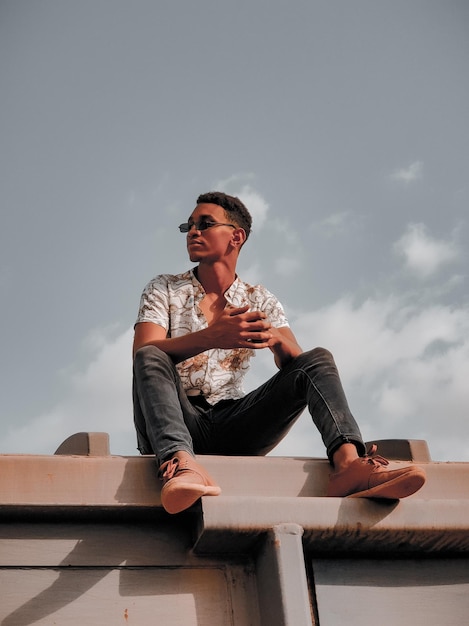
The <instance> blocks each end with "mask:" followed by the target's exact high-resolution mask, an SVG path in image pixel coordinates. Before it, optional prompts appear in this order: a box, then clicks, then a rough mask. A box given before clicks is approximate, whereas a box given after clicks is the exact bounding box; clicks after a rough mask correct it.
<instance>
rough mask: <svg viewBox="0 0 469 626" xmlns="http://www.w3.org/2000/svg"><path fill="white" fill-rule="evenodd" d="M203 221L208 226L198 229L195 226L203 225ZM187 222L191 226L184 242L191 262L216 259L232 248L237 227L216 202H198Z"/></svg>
mask: <svg viewBox="0 0 469 626" xmlns="http://www.w3.org/2000/svg"><path fill="white" fill-rule="evenodd" d="M203 222H207V223H208V224H206V225H208V226H209V227H208V228H205V229H203V230H198V229H197V227H198V226H199V225H204V224H203ZM188 223H189V224H190V225H191V228H190V229H189V232H188V233H187V239H186V242H187V251H188V253H189V258H190V260H191V261H192V262H195V263H198V262H200V261H203V260H205V261H216V260H219V259H221V258H222V257H223V256H225V255H226V254H227V253H229V251H230V250H232V249H233V246H232V244H233V241H234V240H233V237H235V233H236V232H237V231H239V229H238V228H237V227H236V226H235V224H231V223H230V219H229V218H228V217H227V215H226V213H225V210H224V209H223V207H221V206H218V204H208V203H207V204H205V203H204V204H198V205H197V206H196V207H195V209H194V210H193V212H192V214H191V216H190V217H189V219H188ZM213 224H217V225H213ZM192 225H194V226H192ZM237 247H238V246H237Z"/></svg>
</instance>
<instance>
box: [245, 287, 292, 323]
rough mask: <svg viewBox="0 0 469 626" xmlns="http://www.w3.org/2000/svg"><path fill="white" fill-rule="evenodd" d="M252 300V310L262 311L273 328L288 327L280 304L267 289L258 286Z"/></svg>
mask: <svg viewBox="0 0 469 626" xmlns="http://www.w3.org/2000/svg"><path fill="white" fill-rule="evenodd" d="M254 299H255V302H254V306H253V307H252V308H257V309H259V310H260V311H263V312H264V313H265V314H266V315H267V318H268V320H269V321H270V323H271V324H272V326H273V327H274V328H281V327H282V326H290V324H289V322H288V319H287V316H286V315H285V311H284V309H283V306H282V304H281V303H280V301H279V300H278V299H277V297H276V296H274V294H273V293H271V292H270V291H268V289H266V288H265V287H263V286H261V285H259V286H258V287H257V290H256V291H255V295H254Z"/></svg>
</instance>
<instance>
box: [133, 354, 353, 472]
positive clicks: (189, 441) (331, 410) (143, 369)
mask: <svg viewBox="0 0 469 626" xmlns="http://www.w3.org/2000/svg"><path fill="white" fill-rule="evenodd" d="M133 403H134V421H135V428H136V431H137V443H138V449H139V451H140V452H141V453H142V454H155V455H156V457H157V459H158V461H159V463H162V462H164V461H165V460H167V459H168V458H171V456H172V455H173V454H174V453H175V452H177V451H181V450H184V451H186V452H189V453H191V454H194V453H195V454H220V455H240V456H247V455H249V456H251V455H265V454H267V453H268V452H270V451H271V450H272V449H273V448H274V447H275V446H276V445H277V444H278V443H279V442H280V441H281V440H282V439H283V438H284V437H285V435H286V434H287V433H288V431H289V430H290V428H291V427H292V426H293V424H294V423H295V421H296V420H297V418H298V417H299V416H300V414H301V413H302V412H303V410H304V409H305V408H306V407H308V410H309V412H310V414H311V417H312V419H313V421H314V423H315V425H316V427H317V429H318V430H319V432H320V434H321V437H322V440H323V442H324V445H325V447H326V451H327V455H328V457H329V459H330V460H331V459H332V455H333V453H334V452H335V450H336V449H337V448H338V447H339V446H340V445H342V444H343V443H354V444H355V445H356V447H357V449H358V453H359V454H360V455H363V454H364V453H365V446H364V444H363V440H362V437H361V434H360V430H359V428H358V425H357V423H356V422H355V419H354V417H353V415H352V414H351V412H350V409H349V407H348V403H347V399H346V397H345V394H344V391H343V388H342V384H341V382H340V378H339V374H338V371H337V367H336V365H335V362H334V359H333V357H332V355H331V353H330V352H328V351H327V350H325V349H323V348H315V349H314V350H310V351H308V352H303V353H302V354H300V355H299V356H297V357H295V358H294V359H292V360H291V361H290V362H289V363H288V365H286V366H285V367H283V368H282V369H281V370H279V371H278V372H277V373H276V374H275V375H274V376H273V377H272V378H271V379H270V380H268V381H267V382H266V383H264V384H263V385H261V386H260V387H259V388H258V389H256V390H254V391H251V392H250V393H248V394H246V395H245V396H244V397H243V398H240V399H238V400H222V401H220V402H218V403H217V404H215V405H214V406H211V405H210V404H208V402H206V401H205V399H204V398H203V397H202V396H195V397H194V398H193V397H191V398H189V397H188V396H187V395H186V393H185V391H184V389H183V388H182V384H181V381H180V378H179V375H178V372H177V370H176V368H175V366H174V364H173V362H172V360H171V358H170V357H169V356H168V355H167V354H166V353H165V352H162V351H161V350H160V349H159V348H156V347H155V346H145V347H143V348H140V350H138V351H137V353H136V355H135V359H134V375H133Z"/></svg>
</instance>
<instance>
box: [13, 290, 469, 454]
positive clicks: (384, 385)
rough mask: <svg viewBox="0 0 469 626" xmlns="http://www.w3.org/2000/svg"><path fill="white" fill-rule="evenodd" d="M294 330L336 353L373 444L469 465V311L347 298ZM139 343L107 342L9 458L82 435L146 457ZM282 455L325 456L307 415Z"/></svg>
mask: <svg viewBox="0 0 469 626" xmlns="http://www.w3.org/2000/svg"><path fill="white" fill-rule="evenodd" d="M415 301H416V302H418V294H416V299H415ZM294 318H296V319H294ZM291 321H292V327H293V330H294V332H295V333H296V334H297V336H298V339H299V341H300V343H301V345H303V347H304V348H305V349H309V348H312V347H314V346H317V345H322V346H324V347H326V348H328V349H330V350H331V351H332V353H333V354H334V356H335V359H336V362H337V365H338V367H339V371H340V374H341V378H342V381H343V384H344V388H345V391H346V394H347V396H348V399H349V402H350V406H351V409H352V411H353V413H354V414H355V416H356V418H357V421H358V422H359V425H360V427H361V429H362V433H363V436H364V437H365V439H367V440H370V439H373V438H413V439H426V440H427V442H428V444H429V447H430V452H431V454H432V456H433V458H434V459H436V460H452V461H455V460H466V461H469V443H468V442H469V421H468V420H467V410H468V406H469V394H468V388H467V380H469V310H468V308H467V306H466V307H460V308H451V307H449V306H443V305H434V306H429V307H426V308H420V307H419V306H418V305H413V306H409V303H408V301H407V300H406V298H404V297H399V296H387V297H383V298H378V297H376V298H372V299H367V300H365V301H364V302H361V303H356V304H354V303H353V301H352V300H351V298H341V299H339V300H338V301H336V302H335V303H333V304H331V305H330V306H327V307H324V308H322V309H319V310H317V311H314V312H311V313H304V314H298V315H296V316H292V319H291ZM131 342H132V329H129V330H127V331H126V332H124V333H122V334H120V335H119V336H117V337H116V338H114V339H112V338H111V339H108V340H107V343H103V341H102V338H99V337H98V339H96V340H95V343H94V347H95V349H96V350H97V352H96V354H95V357H94V358H93V360H92V361H91V362H90V363H89V364H88V366H87V367H86V368H84V369H83V370H82V371H81V372H78V373H76V372H75V373H73V374H70V372H68V373H67V377H68V382H69V385H68V387H69V393H68V396H67V397H66V398H65V399H64V400H63V401H62V402H60V403H59V404H57V406H56V407H55V408H54V409H52V410H51V411H49V412H48V413H47V414H43V415H40V416H38V417H37V418H36V419H35V420H33V421H31V422H30V423H29V424H28V425H27V426H25V427H21V428H15V427H14V426H13V427H12V428H11V429H10V431H9V432H7V433H5V436H4V438H3V440H2V452H3V453H8V452H13V453H39V454H51V453H53V452H54V450H55V449H56V448H57V447H58V446H59V445H60V443H61V442H62V441H63V440H65V439H66V438H67V437H68V436H69V435H71V434H73V433H75V432H80V431H104V432H108V433H109V434H110V443H111V452H112V453H113V454H125V455H126V454H130V455H132V454H138V453H137V451H136V443H135V434H134V429H133V421H132V404H131V363H130V349H131ZM256 355H257V358H255V359H254V361H253V364H252V366H253V369H252V373H250V374H249V375H248V380H247V384H246V388H247V389H248V390H249V389H252V388H253V387H255V386H258V385H259V384H261V383H262V382H264V381H265V380H267V378H269V377H270V376H271V375H272V374H273V373H274V372H275V366H274V364H273V359H272V356H271V354H270V352H269V351H262V352H258V353H256ZM274 454H275V455H292V456H320V457H324V447H323V445H322V442H321V440H320V436H319V434H318V433H317V431H316V429H315V427H314V425H313V424H312V422H311V418H310V417H309V415H308V414H307V413H306V412H305V414H304V415H303V416H302V417H301V418H300V420H299V422H298V423H297V425H295V427H294V428H293V430H292V431H291V433H290V434H289V435H288V436H287V437H286V439H285V440H284V441H283V442H282V443H281V444H280V445H279V446H278V447H277V448H276V449H275V451H274Z"/></svg>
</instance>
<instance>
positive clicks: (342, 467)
mask: <svg viewBox="0 0 469 626" xmlns="http://www.w3.org/2000/svg"><path fill="white" fill-rule="evenodd" d="M305 406H307V407H308V409H309V412H310V414H311V416H312V418H313V421H314V423H315V424H316V426H317V428H318V430H319V432H320V434H321V436H322V439H323V442H324V444H325V446H326V450H327V455H328V458H329V460H330V462H331V464H332V465H333V467H334V471H333V473H332V475H331V480H330V484H329V489H328V495H330V496H347V495H352V494H355V496H362V497H380V498H392V499H395V498H403V497H406V496H408V495H411V494H412V493H414V492H415V491H417V490H418V489H420V487H421V486H422V485H423V483H424V482H425V474H424V472H423V470H422V469H421V468H419V467H415V466H407V467H404V468H399V469H395V470H389V469H387V467H386V466H387V465H388V461H386V459H383V458H382V457H373V454H374V452H375V451H373V452H372V455H371V456H366V455H365V446H364V443H363V440H362V437H361V434H360V430H359V428H358V425H357V423H356V421H355V419H354V418H353V415H352V414H351V412H350V409H349V406H348V403H347V400H346V397H345V393H344V390H343V388H342V384H341V381H340V378H339V374H338V371H337V367H336V365H335V362H334V359H333V357H332V355H331V354H330V352H328V351H327V350H324V349H323V348H316V349H314V350H311V351H309V352H304V353H303V354H301V355H299V356H298V357H296V358H295V359H293V360H292V361H291V362H290V363H289V364H288V365H287V366H285V367H284V368H282V370H280V371H279V372H278V373H277V374H276V375H275V376H274V377H273V378H272V379H271V380H269V381H268V382H267V383H265V384H264V385H262V386H261V387H259V388H258V389H256V390H255V391H253V392H251V393H249V394H247V396H245V398H242V399H241V400H237V401H235V402H234V403H231V404H230V403H226V405H224V404H221V405H220V406H219V405H217V406H216V407H215V409H214V412H213V413H214V423H215V431H214V434H215V435H216V437H217V439H216V443H215V445H216V446H217V448H216V449H215V450H214V451H218V452H219V453H220V454H241V455H242V454H267V452H269V451H270V450H272V448H274V447H275V446H276V445H277V444H278V443H279V442H280V441H281V440H282V439H283V437H284V436H285V435H286V434H287V432H288V431H289V429H290V428H291V426H292V425H293V423H294V422H295V421H296V419H297V417H298V416H299V414H300V413H301V412H302V410H303V409H304V408H305Z"/></svg>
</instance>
